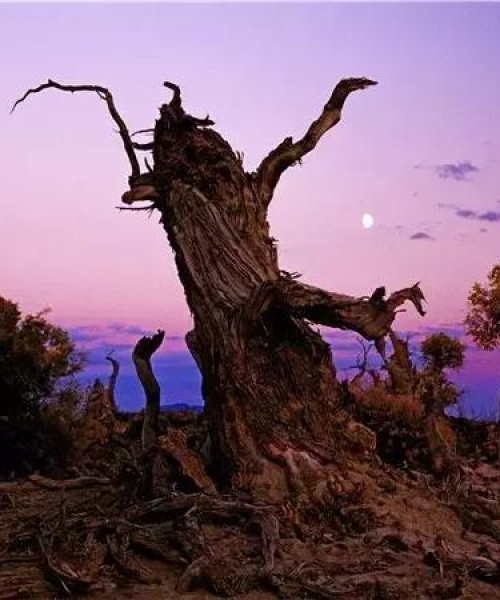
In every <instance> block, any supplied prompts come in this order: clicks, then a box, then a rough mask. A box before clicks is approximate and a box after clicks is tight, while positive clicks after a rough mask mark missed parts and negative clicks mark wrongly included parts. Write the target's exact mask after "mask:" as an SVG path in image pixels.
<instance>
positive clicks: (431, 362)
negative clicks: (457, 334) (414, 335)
mask: <svg viewBox="0 0 500 600" xmlns="http://www.w3.org/2000/svg"><path fill="white" fill-rule="evenodd" d="M421 350H422V356H423V359H424V361H425V364H426V366H427V367H430V368H431V369H435V370H437V371H443V370H444V369H459V368H460V367H461V366H462V365H463V363H464V351H465V347H464V344H463V343H462V342H461V341H460V340H456V339H453V338H451V337H450V336H448V335H446V334H445V333H434V334H433V335H431V336H429V337H427V338H425V340H424V341H423V342H422V345H421Z"/></svg>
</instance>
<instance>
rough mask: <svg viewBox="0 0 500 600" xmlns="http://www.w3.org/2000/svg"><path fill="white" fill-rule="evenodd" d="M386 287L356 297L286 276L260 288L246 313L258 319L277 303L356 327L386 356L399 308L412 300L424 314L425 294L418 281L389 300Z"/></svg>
mask: <svg viewBox="0 0 500 600" xmlns="http://www.w3.org/2000/svg"><path fill="white" fill-rule="evenodd" d="M382 290H383V288H378V289H377V290H375V292H374V293H373V294H372V295H371V296H370V297H367V296H365V297H362V298H355V297H353V296H347V295H344V294H337V293H334V292H328V291H326V290H322V289H321V288H317V287H313V286H311V285H306V284H304V283H301V282H299V281H297V280H294V279H292V278H290V277H282V278H281V279H280V280H279V281H278V282H277V283H274V282H267V283H265V284H263V285H262V286H260V287H259V288H257V289H256V290H255V292H254V294H253V296H252V298H251V299H250V300H249V301H248V302H247V303H246V306H245V313H246V317H247V318H250V319H256V318H259V317H260V316H261V315H262V314H264V313H266V312H268V311H269V310H270V309H271V308H273V307H275V308H280V307H281V308H283V309H285V310H288V311H290V313H291V314H292V315H293V316H294V317H297V318H299V319H307V320H308V321H311V322H313V323H316V324H318V325H325V326H327V327H333V328H336V329H347V330H350V331H355V332H356V333H359V334H360V335H362V336H363V337H364V338H365V339H367V340H371V341H374V342H375V347H376V348H377V351H378V352H379V353H380V354H381V355H382V356H385V353H384V346H385V341H384V338H385V337H386V336H387V335H388V334H389V332H390V330H391V326H392V323H393V322H394V319H395V318H396V311H397V308H398V307H399V306H401V305H402V304H403V303H405V302H406V301H410V302H412V304H413V305H414V306H415V308H416V310H417V312H418V313H419V314H420V315H421V316H423V315H425V310H424V308H423V302H424V301H425V298H424V295H423V293H422V290H421V289H420V287H419V286H418V284H416V285H414V286H412V287H409V288H404V289H401V290H398V291H397V292H393V293H392V294H391V295H390V296H389V298H388V299H387V300H385V299H384V298H383V297H382V296H381V292H382Z"/></svg>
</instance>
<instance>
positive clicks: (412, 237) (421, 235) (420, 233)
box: [410, 231, 436, 242]
mask: <svg viewBox="0 0 500 600" xmlns="http://www.w3.org/2000/svg"><path fill="white" fill-rule="evenodd" d="M435 239H436V238H433V237H432V235H429V234H428V233H425V232H424V231H417V233H414V234H413V235H410V240H428V241H432V242H434V241H435Z"/></svg>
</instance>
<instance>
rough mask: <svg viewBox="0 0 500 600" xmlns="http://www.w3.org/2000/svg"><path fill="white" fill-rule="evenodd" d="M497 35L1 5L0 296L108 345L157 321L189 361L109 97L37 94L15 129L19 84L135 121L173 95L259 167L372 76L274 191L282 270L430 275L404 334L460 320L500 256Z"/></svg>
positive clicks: (376, 281)
mask: <svg viewBox="0 0 500 600" xmlns="http://www.w3.org/2000/svg"><path fill="white" fill-rule="evenodd" d="M499 31H500V5H498V4H479V5H477V4H469V3H464V4H436V5H433V4H409V5H397V4H318V5H313V4H307V5H306V4H290V5H272V4H253V5H252V4H245V5H230V4H227V5H223V4H218V5H195V4H190V5H172V4H164V5H162V4H149V5H117V4H110V5H56V4H53V5H1V6H0V51H1V55H2V56H3V57H4V60H3V61H2V63H1V64H0V80H1V81H2V87H1V91H0V127H1V132H2V133H1V136H0V164H1V165H2V173H3V176H2V191H1V194H0V205H1V206H0V209H1V217H0V252H1V260H0V281H1V289H0V293H1V294H2V295H3V296H5V297H8V298H11V299H13V300H16V301H17V302H19V303H20V305H21V307H22V308H23V310H25V311H36V310H39V309H41V308H43V307H45V306H50V307H51V308H52V310H53V319H54V320H55V321H56V322H58V323H60V324H61V325H64V326H65V327H69V328H75V329H77V328H80V330H79V331H80V332H81V331H82V330H81V328H82V327H87V328H89V329H90V330H93V331H94V332H95V331H101V333H102V335H103V336H104V337H106V336H108V337H107V339H106V340H105V342H106V343H113V340H114V341H115V342H116V343H117V344H119V343H121V341H120V340H121V338H120V337H119V334H118V333H117V331H116V330H115V331H113V330H112V329H111V330H110V329H109V324H110V323H115V324H116V323H118V324H126V325H128V326H134V327H138V328H141V329H143V330H145V331H149V330H155V329H157V328H158V327H161V328H164V329H166V331H167V334H168V335H169V336H171V338H172V339H171V340H170V341H167V346H166V351H167V353H168V352H171V353H175V352H183V351H184V346H183V343H182V341H180V338H181V337H182V336H183V335H184V334H185V332H186V331H187V330H188V328H189V327H190V317H189V313H188V310H187V307H186V305H185V301H184V297H183V291H182V288H181V286H180V284H179V283H178V280H177V275H176V271H175V265H174V261H173V258H172V253H171V251H170V249H169V247H168V244H167V241H166V237H165V234H164V232H163V230H162V228H161V226H159V225H158V223H157V217H156V216H153V217H152V218H151V219H148V218H147V217H145V216H143V215H140V214H127V213H119V212H118V211H117V210H116V209H115V207H116V206H118V205H119V203H120V197H121V194H122V193H123V192H124V191H125V190H126V183H127V176H128V174H129V173H128V170H129V169H128V164H127V161H126V157H125V155H124V152H123V149H122V147H121V142H120V139H119V137H118V135H117V134H116V133H115V132H114V131H113V124H112V123H111V121H110V119H109V117H108V115H107V113H106V110H105V106H104V104H103V103H102V102H101V101H100V100H99V99H98V98H96V97H94V96H93V95H79V96H74V97H71V96H69V95H67V94H61V93H57V92H53V91H49V92H46V93H45V94H43V95H39V96H37V97H32V98H30V99H29V100H28V101H27V102H26V103H25V104H24V105H23V106H21V107H19V109H18V111H16V113H14V115H12V116H11V115H9V111H10V108H11V106H12V103H13V101H14V100H15V99H16V98H17V97H19V96H20V95H21V94H22V93H23V92H24V91H25V90H26V89H27V88H29V87H32V86H35V85H38V84H39V83H41V82H43V81H45V80H46V79H47V78H49V77H50V78H52V79H55V80H58V81H62V82H67V83H82V82H88V83H96V84H101V85H106V86H108V87H109V88H110V89H111V90H112V91H113V93H114V96H115V101H116V104H117V106H118V107H119V109H120V111H121V112H122V115H123V116H124V118H125V119H126V121H127V122H128V124H129V127H130V129H142V128H145V127H150V126H152V124H153V123H154V119H155V118H156V115H157V109H158V107H159V106H160V104H161V103H162V102H164V101H165V100H166V98H167V94H166V91H165V89H164V88H163V87H162V82H163V80H164V79H170V80H172V81H176V82H177V83H179V84H180V85H181V87H182V89H183V95H184V104H185V107H186V109H187V110H188V111H189V112H191V113H193V114H197V115H200V116H204V115H205V114H207V112H208V113H209V114H210V116H211V117H212V118H213V120H214V121H215V122H216V128H217V129H218V131H220V133H221V134H222V135H224V136H225V137H226V139H228V141H230V143H231V144H232V145H233V147H234V148H235V149H236V150H240V151H243V152H244V155H245V163H246V165H247V168H248V169H249V170H252V169H253V168H255V167H256V166H257V164H258V163H259V161H260V159H261V158H262V157H263V156H264V155H265V154H266V153H267V152H268V151H269V150H270V149H271V148H272V147H274V146H275V145H276V144H277V143H278V142H279V141H281V140H282V139H283V138H284V137H286V136H287V135H293V136H295V137H297V136H299V135H301V134H302V133H303V132H304V130H305V128H306V127H307V126H308V124H309V123H310V121H311V120H312V119H314V118H315V117H316V116H317V115H318V113H319V111H320V110H321V108H322V106H323V104H324V103H325V101H326V100H327V98H328V96H329V94H330V93H331V90H332V88H333V86H334V84H335V83H336V82H337V81H338V80H339V79H340V78H342V77H344V76H361V75H366V76H368V77H370V78H373V79H376V80H378V81H379V82H380V85H379V86H377V87H375V88H372V89H369V90H367V91H365V92H362V93H361V92H360V93H358V94H356V95H355V97H352V98H351V99H350V100H349V101H348V104H347V106H346V109H345V112H344V118H343V121H342V123H341V124H340V125H339V126H338V127H337V128H335V130H333V131H332V132H330V134H329V135H327V136H326V137H325V139H324V140H322V142H321V144H320V145H319V147H318V148H317V150H316V151H315V152H314V153H313V154H312V155H310V156H308V157H307V158H306V159H305V160H304V161H303V165H302V166H301V167H296V168H294V169H291V170H290V171H289V172H288V173H287V174H286V175H285V176H284V177H283V180H282V182H281V183H280V185H279V189H278V193H277V195H276V197H275V199H274V201H273V204H272V207H271V210H270V222H271V227H272V234H273V235H274V237H275V238H277V239H278V240H279V256H280V263H281V267H282V268H283V269H286V270H289V271H298V272H300V273H302V274H303V280H304V281H307V282H309V283H313V284H316V285H319V286H323V287H325V288H327V289H331V290H335V291H339V292H343V293H349V294H353V295H365V294H368V293H370V292H371V291H372V290H373V289H374V288H375V287H377V286H379V285H381V284H383V285H385V286H386V287H387V289H388V290H389V291H391V290H393V289H396V288H400V287H404V286H407V285H410V284H413V283H415V282H416V281H421V282H422V288H423V289H424V291H425V293H426V296H427V299H428V302H429V306H428V309H429V312H428V316H427V317H426V318H425V320H422V319H420V317H418V316H417V315H416V314H415V313H414V312H412V311H411V310H408V313H406V314H403V315H401V318H400V319H399V321H398V326H399V327H400V328H401V329H405V330H408V329H412V330H414V329H416V328H422V327H440V326H442V325H443V324H444V325H453V326H456V324H457V323H460V322H461V321H462V320H463V316H464V312H465V305H466V297H467V293H468V290H469V288H470V286H471V284H472V283H473V282H474V281H475V280H477V279H484V277H485V275H486V273H487V271H488V270H489V269H490V268H491V266H492V265H493V264H494V263H496V262H498V261H499V242H498V240H499V233H500V185H499V163H498V156H499V149H500V120H499V119H498V106H500V73H499V59H498V57H499V56H500V36H499V35H498V32H499ZM7 57H9V58H8V59H7ZM464 211H467V212H464ZM363 213H370V214H372V215H373V217H374V219H375V226H374V227H373V228H372V229H370V230H366V229H363V227H362V224H361V219H362V216H363ZM497 216H498V218H497ZM412 237H413V238H414V239H412ZM106 332H107V333H106ZM120 335H123V332H122V334H120ZM113 336H115V337H113ZM129 342H130V343H132V341H131V340H129ZM87 343H88V341H87ZM127 343H128V342H127ZM481 356H482V355H481ZM491 356H493V355H491ZM496 358H497V359H498V357H496ZM472 360H473V361H476V363H477V365H478V367H477V371H475V373H476V376H477V377H479V374H480V373H483V367H480V366H479V365H486V364H487V367H484V369H486V372H487V374H488V377H490V378H492V380H493V370H494V368H495V367H494V366H493V365H494V361H493V360H490V358H488V359H485V358H481V359H478V358H477V356H476V358H473V359H472ZM485 361H486V362H485ZM476 363H474V364H476ZM471 377H472V375H471ZM485 377H486V376H485ZM472 378H473V377H472ZM483 379H484V377H483ZM196 385H198V384H197V383H196ZM488 389H490V388H488ZM492 389H493V388H491V390H490V392H489V393H491V394H492V397H493V395H494V392H493V391H492Z"/></svg>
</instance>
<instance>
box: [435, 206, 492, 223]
mask: <svg viewBox="0 0 500 600" xmlns="http://www.w3.org/2000/svg"><path fill="white" fill-rule="evenodd" d="M438 206H439V208H446V209H449V210H452V211H453V212H454V213H455V216H457V217H460V218H461V219H470V220H472V221H481V222H483V223H484V222H486V223H500V212H499V211H497V210H488V211H486V212H478V211H476V210H471V209H469V208H460V207H459V206H457V205H456V204H447V203H443V202H441V203H439V204H438Z"/></svg>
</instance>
